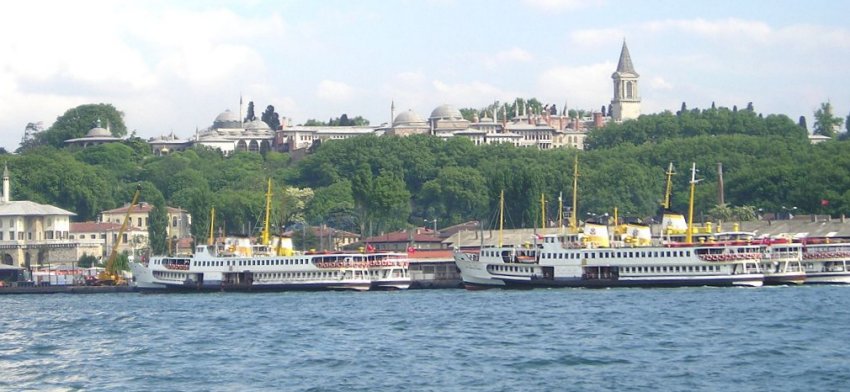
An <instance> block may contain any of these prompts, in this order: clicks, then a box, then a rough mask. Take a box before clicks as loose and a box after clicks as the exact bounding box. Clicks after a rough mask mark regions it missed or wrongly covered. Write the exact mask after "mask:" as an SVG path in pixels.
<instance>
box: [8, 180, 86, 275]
mask: <svg viewBox="0 0 850 392" xmlns="http://www.w3.org/2000/svg"><path fill="white" fill-rule="evenodd" d="M74 215H76V214H74V213H73V212H70V211H66V210H63V209H61V208H59V207H54V206H51V205H46V204H39V203H35V202H32V201H27V200H23V201H18V200H12V198H11V185H10V180H9V169H8V167H4V168H3V194H2V198H1V199H0V263H2V264H5V265H9V266H15V267H24V268H27V269H31V268H34V267H39V266H48V265H54V266H55V265H61V264H66V265H73V264H74V263H76V261H77V259H78V258H79V256H80V255H79V254H78V249H79V246H78V243H76V242H75V241H73V240H71V239H70V237H69V232H70V221H71V217H72V216H74Z"/></svg>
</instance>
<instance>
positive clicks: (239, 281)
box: [131, 245, 410, 291]
mask: <svg viewBox="0 0 850 392" xmlns="http://www.w3.org/2000/svg"><path fill="white" fill-rule="evenodd" d="M216 253H217V252H215V250H214V249H213V247H211V246H208V245H199V246H196V247H195V253H194V255H192V256H157V257H152V258H151V259H150V260H149V261H148V262H146V263H132V264H131V267H132V270H133V284H134V285H135V287H136V288H138V289H139V290H140V291H283V290H357V291H366V290H370V289H381V288H395V289H403V288H407V286H409V285H410V274H409V273H408V272H407V263H406V261H404V257H405V256H406V255H404V254H401V253H328V254H324V253H321V254H304V255H294V256H274V255H268V256H231V255H224V254H222V255H218V254H216Z"/></svg>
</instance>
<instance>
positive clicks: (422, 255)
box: [407, 249, 454, 260]
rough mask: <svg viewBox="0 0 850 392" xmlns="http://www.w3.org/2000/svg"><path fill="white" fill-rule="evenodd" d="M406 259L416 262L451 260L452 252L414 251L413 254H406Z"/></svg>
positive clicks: (435, 250) (449, 250)
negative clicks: (423, 260)
mask: <svg viewBox="0 0 850 392" xmlns="http://www.w3.org/2000/svg"><path fill="white" fill-rule="evenodd" d="M407 257H408V258H411V259H416V260H422V259H451V258H453V257H454V252H453V251H452V250H451V249H416V250H415V251H413V252H407Z"/></svg>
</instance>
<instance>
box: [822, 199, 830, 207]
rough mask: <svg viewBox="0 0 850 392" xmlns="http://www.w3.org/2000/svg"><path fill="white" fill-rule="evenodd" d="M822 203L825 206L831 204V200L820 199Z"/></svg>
mask: <svg viewBox="0 0 850 392" xmlns="http://www.w3.org/2000/svg"><path fill="white" fill-rule="evenodd" d="M820 205H821V206H823V207H826V206H828V205H829V200H827V199H821V200H820Z"/></svg>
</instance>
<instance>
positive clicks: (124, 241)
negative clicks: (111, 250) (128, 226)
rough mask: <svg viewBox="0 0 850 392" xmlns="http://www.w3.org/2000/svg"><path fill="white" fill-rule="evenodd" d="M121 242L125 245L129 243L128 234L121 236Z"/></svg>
mask: <svg viewBox="0 0 850 392" xmlns="http://www.w3.org/2000/svg"><path fill="white" fill-rule="evenodd" d="M121 242H122V243H125V244H126V243H127V233H124V234H122V235H121Z"/></svg>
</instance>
